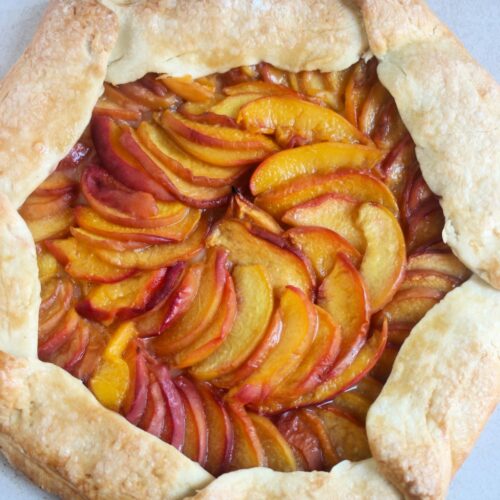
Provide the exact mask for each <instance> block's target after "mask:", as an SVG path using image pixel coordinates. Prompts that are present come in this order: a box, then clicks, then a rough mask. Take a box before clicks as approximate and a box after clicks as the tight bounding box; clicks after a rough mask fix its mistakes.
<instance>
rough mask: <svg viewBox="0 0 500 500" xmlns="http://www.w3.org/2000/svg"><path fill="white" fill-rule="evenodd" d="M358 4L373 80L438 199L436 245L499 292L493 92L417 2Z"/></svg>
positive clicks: (497, 128) (499, 176)
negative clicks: (390, 101)
mask: <svg viewBox="0 0 500 500" xmlns="http://www.w3.org/2000/svg"><path fill="white" fill-rule="evenodd" d="M358 3H360V4H361V5H362V12H363V19H364V22H365V27H366V30H367V34H368V40H369V43H370V48H371V50H372V51H373V52H374V54H375V55H376V56H377V57H378V58H379V59H380V60H381V63H380V64H379V66H378V75H379V78H380V81H381V82H382V83H383V84H384V86H385V87H386V88H387V89H388V90H389V92H390V93H391V94H392V95H393V96H394V98H395V100H396V103H397V106H398V110H399V112H400V114H401V117H402V119H403V121H404V123H405V125H406V126H407V127H408V130H409V131H410V134H411V136H412V138H413V140H414V141H415V144H416V146H417V147H416V153H417V158H418V160H419V162H420V166H421V169H422V173H423V175H424V178H425V180H426V181H427V183H428V184H429V187H430V188H431V190H432V191H433V192H434V193H436V194H437V195H439V196H440V197H441V206H442V207H443V211H444V214H445V216H446V225H445V228H444V231H443V239H444V241H445V242H446V243H448V244H449V245H450V246H451V248H452V249H453V251H454V252H455V253H456V255H457V256H458V257H459V258H460V260H461V261H462V262H464V263H465V264H466V265H467V267H469V268H470V269H472V270H473V271H474V272H475V273H476V274H478V275H479V276H481V277H482V278H483V279H485V280H486V281H488V282H489V283H490V284H491V285H493V286H494V287H495V288H500V216H499V214H500V196H498V186H499V184H500V173H499V169H498V165H499V164H500V141H499V138H500V125H499V124H500V86H499V85H498V84H497V83H496V82H495V81H494V79H493V78H492V77H491V76H490V75H489V74H488V73H487V72H486V71H485V70H483V69H482V68H481V67H480V66H479V65H478V64H477V63H476V62H475V61H474V60H473V59H472V57H471V56H470V55H469V53H468V52H467V51H466V50H465V49H464V48H463V46H462V45H461V44H460V42H459V41H458V40H457V39H456V38H455V37H454V36H453V35H452V34H451V33H450V32H449V31H448V29H446V27H445V26H443V25H442V24H441V23H440V22H439V20H438V19H437V18H436V17H435V16H434V15H433V14H432V13H431V12H430V11H429V9H428V8H427V7H426V6H425V4H424V2H422V1H421V0H358Z"/></svg>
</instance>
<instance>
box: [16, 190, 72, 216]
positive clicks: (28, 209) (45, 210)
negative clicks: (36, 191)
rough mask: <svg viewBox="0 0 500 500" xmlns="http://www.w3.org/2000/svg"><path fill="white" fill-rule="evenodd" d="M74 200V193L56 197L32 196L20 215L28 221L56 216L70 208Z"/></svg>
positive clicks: (21, 209)
mask: <svg viewBox="0 0 500 500" xmlns="http://www.w3.org/2000/svg"><path fill="white" fill-rule="evenodd" d="M74 200H75V195H74V193H66V194H62V195H58V196H55V197H51V196H40V197H38V196H36V197H35V196H30V197H29V198H28V199H27V200H26V202H25V203H24V204H23V205H22V207H21V208H20V209H19V214H20V215H21V216H22V217H23V218H24V219H27V220H36V219H43V218H45V217H51V216H55V215H57V214H58V213H59V212H61V211H63V210H66V209H68V208H70V206H71V204H72V203H73V201H74Z"/></svg>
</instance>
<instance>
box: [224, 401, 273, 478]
mask: <svg viewBox="0 0 500 500" xmlns="http://www.w3.org/2000/svg"><path fill="white" fill-rule="evenodd" d="M227 409H228V412H229V416H230V418H231V422H232V425H233V429H234V445H233V452H232V454H231V460H230V461H229V463H228V465H227V472H229V471H233V470H238V469H249V468H252V467H265V466H266V465H267V462H266V454H265V451H264V448H263V446H262V443H261V442H260V440H259V437H258V435H257V431H256V430H255V427H254V425H253V423H252V420H251V419H250V417H249V416H248V414H247V412H246V411H245V408H244V407H243V406H242V405H239V404H237V403H229V404H228V405H227Z"/></svg>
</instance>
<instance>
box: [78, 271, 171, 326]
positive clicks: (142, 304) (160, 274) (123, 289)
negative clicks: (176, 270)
mask: <svg viewBox="0 0 500 500" xmlns="http://www.w3.org/2000/svg"><path fill="white" fill-rule="evenodd" d="M166 276H167V269H165V268H162V269H158V270H156V271H150V272H145V273H141V274H138V275H135V276H132V277H130V278H127V279H125V280H122V281H120V282H118V283H109V284H108V283H106V284H103V285H99V286H96V287H95V288H93V289H92V290H91V291H90V292H89V293H88V294H87V296H86V297H85V298H84V299H83V300H81V301H80V302H79V303H78V304H77V306H76V310H77V311H78V313H79V314H81V315H82V316H83V317H85V318H88V319H92V320H94V321H99V322H101V323H104V324H111V323H112V322H113V321H114V320H115V319H129V318H133V317H134V316H138V315H139V314H141V313H143V312H144V311H146V310H148V309H149V308H151V307H153V305H154V299H155V295H156V294H157V293H158V291H159V290H160V289H161V287H162V285H163V283H164V280H165V278H166Z"/></svg>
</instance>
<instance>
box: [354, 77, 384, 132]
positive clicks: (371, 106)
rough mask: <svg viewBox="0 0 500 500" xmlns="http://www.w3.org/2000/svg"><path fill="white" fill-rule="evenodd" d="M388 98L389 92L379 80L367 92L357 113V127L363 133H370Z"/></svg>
mask: <svg viewBox="0 0 500 500" xmlns="http://www.w3.org/2000/svg"><path fill="white" fill-rule="evenodd" d="M390 100H391V94H389V92H388V91H387V89H386V88H385V87H384V86H383V85H382V84H381V83H380V82H376V83H375V85H373V86H372V88H371V89H370V91H369V92H368V95H367V96H366V99H365V102H364V103H363V108H362V109H361V113H360V115H359V129H360V130H361V131H362V132H363V133H364V134H365V135H367V136H371V135H372V133H373V132H374V130H375V127H376V125H377V120H378V119H379V117H380V114H381V111H382V110H383V108H384V106H385V105H386V104H387V103H388V102H389V101H390Z"/></svg>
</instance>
